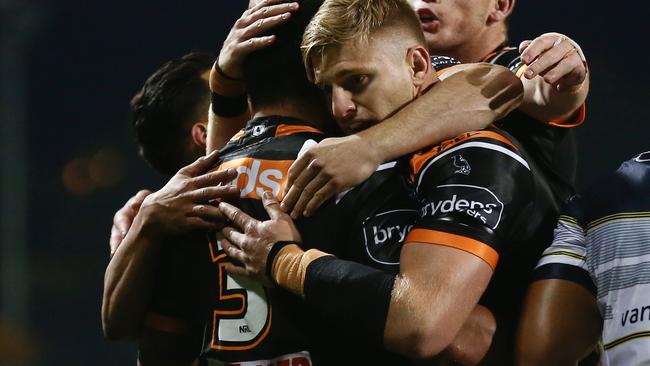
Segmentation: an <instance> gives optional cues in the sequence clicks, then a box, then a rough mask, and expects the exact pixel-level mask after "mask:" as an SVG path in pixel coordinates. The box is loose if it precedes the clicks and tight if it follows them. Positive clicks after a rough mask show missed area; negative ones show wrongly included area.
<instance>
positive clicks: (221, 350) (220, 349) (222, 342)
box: [134, 7, 508, 361]
mask: <svg viewBox="0 0 650 366" xmlns="http://www.w3.org/2000/svg"><path fill="white" fill-rule="evenodd" d="M261 9H262V8H261V7H258V8H255V11H257V10H261ZM253 13H254V12H253ZM267 13H271V11H268V12H267ZM251 14H252V13H250V12H249V13H248V14H246V15H251ZM253 20H254V17H253ZM240 24H241V23H240ZM255 28H261V27H255ZM297 48H298V47H297V45H296V50H297ZM277 60H279V58H277ZM258 62H263V64H262V65H259V64H258V65H257V67H251V68H250V70H253V71H255V70H259V71H258V72H261V74H256V75H258V76H257V77H255V78H254V79H252V81H251V82H248V83H247V87H248V88H253V90H256V89H255V88H254V86H255V85H257V84H260V83H262V82H264V81H266V80H267V79H268V78H269V76H266V77H265V76H264V75H271V74H272V73H270V72H263V71H262V70H264V68H263V66H264V65H267V67H268V65H271V64H272V63H268V62H266V59H264V58H263V59H261V60H258ZM285 66H286V65H285ZM297 69H299V70H300V72H301V74H303V78H304V70H302V68H300V67H298V68H297ZM488 73H489V70H488V69H485V68H483V69H482V73H481V75H480V76H481V77H484V76H486V75H485V74H488ZM506 74H507V73H506ZM481 77H479V78H478V79H474V80H473V81H474V82H475V83H476V82H479V83H478V85H480V84H481V83H480V82H485V81H486V80H489V78H481ZM285 82H286V81H285ZM220 83H221V85H223V84H226V83H227V80H223V79H222V80H221V81H220ZM278 83H279V81H278ZM465 83H466V81H465ZM266 85H268V86H266V89H267V91H266V92H265V93H267V94H273V95H274V97H275V98H281V97H283V94H282V93H278V91H279V89H277V88H276V85H278V84H277V83H274V82H271V83H269V82H267V83H266ZM269 87H271V88H274V89H273V91H272V92H269V91H268V88H269ZM466 88H467V87H465V89H466ZM476 90H477V91H476V92H475V94H476V95H478V96H480V97H483V96H482V95H481V91H482V90H480V88H477V89H476ZM494 92H495V91H492V94H490V93H488V95H491V96H494ZM249 93H251V92H250V91H249ZM293 93H300V95H302V96H307V95H309V94H308V93H304V90H302V91H301V90H299V89H298V90H296V91H294V92H293ZM252 94H253V95H255V92H252ZM433 94H435V93H433ZM290 95H293V94H290ZM249 97H251V96H249ZM284 97H285V98H287V99H288V100H290V99H291V98H289V97H287V96H284ZM475 99H476V98H475ZM483 100H484V97H483ZM299 102H304V101H303V100H300V101H299ZM488 102H490V100H488ZM488 102H484V103H483V105H482V106H481V108H482V109H480V110H481V111H482V112H483V114H482V115H481V116H479V117H489V118H490V119H494V117H495V116H496V115H498V114H500V113H502V112H499V109H497V110H496V111H494V107H493V106H488V105H487V104H488ZM492 102H494V103H492V104H497V105H498V106H499V107H500V108H501V110H505V109H508V107H504V106H505V105H507V103H503V102H505V101H496V102H495V101H492ZM466 103H467V102H466ZM285 104H286V103H281V105H282V106H284V105H285ZM324 105H325V104H324V103H323V104H322V106H324ZM215 106H216V107H215ZM258 107H260V106H258ZM271 107H272V108H271ZM215 108H217V109H218V108H220V107H219V104H218V103H213V109H215ZM265 108H266V109H270V110H276V111H281V110H282V108H279V107H277V106H275V107H273V106H266V107H265ZM284 108H285V109H286V108H287V107H284ZM322 108H324V107H322ZM290 111H291V110H290ZM313 111H316V109H314V110H313ZM313 111H312V112H313ZM220 112H223V109H221V110H220ZM266 113H268V112H266ZM258 122H259V121H258ZM271 122H273V121H271ZM488 122H489V121H488ZM262 130H265V131H266V130H267V129H266V128H263V129H262ZM276 130H277V128H276ZM272 131H273V128H270V129H268V131H267V132H269V133H270V132H272ZM249 132H250V133H252V135H250V134H249V135H246V133H244V137H243V138H242V136H239V138H238V139H237V140H236V141H235V142H233V145H231V147H229V148H228V147H227V148H226V150H224V152H226V151H228V149H230V150H232V149H233V146H235V147H240V145H241V144H242V143H243V141H246V142H247V143H253V142H255V141H257V140H256V139H255V138H256V137H258V136H261V135H263V133H262V132H260V130H259V129H258V128H256V127H253V128H252V129H251V131H249ZM255 134H257V136H256V135H255ZM263 137H266V135H264V136H263ZM258 140H259V139H258ZM243 147H246V144H244V146H243ZM235 150H237V149H235ZM237 153H239V152H238V151H234V152H233V154H234V155H236V154H237ZM227 158H228V156H227V155H224V156H223V157H222V159H227ZM251 168H252V167H251ZM251 173H252V172H251ZM267 178H268V177H267ZM242 181H243V180H242ZM242 188H244V190H245V187H242ZM254 191H256V190H254ZM258 209H259V207H258ZM134 236H137V234H134ZM215 252H218V248H216V247H214V246H212V253H213V254H216V253H215ZM218 257H220V256H219V255H215V256H214V258H218ZM220 261H221V259H220V260H219V261H218V262H220ZM215 262H217V261H216V260H215ZM215 266H216V267H217V269H218V270H219V271H220V270H221V269H220V268H221V263H215ZM228 284H231V282H226V283H223V284H221V283H220V285H221V286H227V285H228ZM222 290H224V291H226V290H228V289H227V288H222ZM251 292H254V291H253V289H251ZM258 292H259V291H258ZM217 293H218V292H217ZM215 306H220V307H223V306H224V304H223V303H221V302H219V303H217V304H215ZM284 308H285V307H279V308H277V307H276V309H284ZM286 309H290V307H286ZM246 310H247V309H246ZM256 310H257V309H256ZM214 311H215V313H219V310H218V309H215V310H214ZM285 311H287V310H285ZM268 314H270V312H269V313H268ZM275 314H276V315H275V316H276V320H275V321H274V324H276V326H275V329H282V328H281V327H278V326H277V325H278V323H279V324H288V325H290V323H288V322H286V323H285V322H282V321H281V320H280V321H278V319H282V318H281V316H280V315H281V313H279V312H278V310H276V312H275ZM278 314H280V315H278ZM230 315H233V314H230ZM241 315H242V317H246V316H247V315H248V317H247V318H246V322H247V323H245V325H246V326H248V325H249V324H248V323H249V322H251V317H250V315H251V314H248V313H246V312H242V313H241ZM253 315H255V314H253ZM231 318H236V316H234V315H233V316H231ZM269 319H270V318H269ZM214 320H215V324H216V321H221V319H217V318H215V319H214ZM231 320H232V319H231ZM136 323H137V322H136ZM222 323H228V322H222ZM232 323H233V322H230V324H231V325H229V326H227V327H226V328H227V329H230V331H231V333H232V332H233V330H232ZM286 327H287V325H285V328H286ZM218 328H219V333H216V332H211V334H209V335H208V337H206V340H208V341H209V344H207V348H206V350H207V353H213V354H216V355H214V356H212V355H209V354H208V355H204V356H205V357H206V358H208V359H220V360H224V359H226V360H228V359H229V360H231V361H232V360H237V361H241V360H243V358H244V357H246V358H249V360H250V357H257V358H254V359H253V361H259V360H261V358H260V357H270V356H269V355H271V356H274V355H273V354H272V353H270V352H275V356H277V355H278V352H281V353H282V352H283V351H280V350H279V349H278V348H277V347H276V346H271V345H273V344H274V343H273V342H271V341H268V342H267V343H268V344H265V345H264V346H260V345H259V344H257V343H255V342H249V343H253V346H254V347H252V348H247V347H246V346H241V345H237V346H232V344H230V345H229V343H232V342H233V340H229V339H222V338H223V335H222V334H221V333H220V332H221V327H218ZM210 329H212V328H210ZM241 329H242V328H241V327H238V328H236V329H235V330H236V331H241ZM248 329H257V330H260V329H258V328H253V327H248ZM262 330H263V329H262ZM227 331H228V330H226V332H227ZM271 331H273V330H271ZM252 332H253V331H251V332H250V333H252ZM275 332H278V331H277V330H276V331H275ZM247 333H248V332H247ZM289 333H292V332H289ZM262 335H264V332H262ZM297 335H299V333H297V332H296V333H295V334H294V335H293V337H294V339H295V337H296V336H297ZM215 337H216V338H215ZM286 338H287V336H286V334H285V340H286ZM272 339H282V338H278V337H276V336H273V335H272V333H269V335H268V338H267V340H272ZM237 342H240V343H241V342H242V341H241V340H239V341H235V343H237ZM265 342H266V341H265ZM277 342H278V341H275V344H276V345H277ZM266 349H268V350H269V351H268V352H267V351H266ZM300 350H301V349H298V350H297V351H300ZM228 351H230V354H231V355H232V356H229V355H228ZM232 351H243V352H239V355H241V356H238V355H235V354H237V353H238V352H232ZM294 351H295V350H294ZM260 355H261V356H260ZM286 355H287V354H285V356H286ZM234 357H236V358H234ZM287 357H288V356H287ZM296 357H302V356H300V355H298V356H296ZM276 360H277V359H276Z"/></svg>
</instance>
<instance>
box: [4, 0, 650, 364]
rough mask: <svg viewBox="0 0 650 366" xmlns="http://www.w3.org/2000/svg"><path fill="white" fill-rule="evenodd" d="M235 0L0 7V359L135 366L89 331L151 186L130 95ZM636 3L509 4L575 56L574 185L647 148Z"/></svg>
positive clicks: (16, 2) (234, 11) (515, 25)
mask: <svg viewBox="0 0 650 366" xmlns="http://www.w3.org/2000/svg"><path fill="white" fill-rule="evenodd" d="M246 4H247V1H245V0H213V1H189V2H188V1H170V0H159V1H146V2H145V1H123V0H118V1H108V2H99V1H81V0H56V1H55V0H0V134H1V136H0V141H1V142H0V147H1V149H2V150H1V151H2V154H1V155H0V158H1V159H2V165H0V169H1V176H0V180H1V198H0V203H1V210H2V214H1V230H2V231H1V235H2V236H1V239H0V240H1V241H0V365H3V366H4V365H6V366H18V365H20V366H23V365H70V366H72V365H125V364H134V362H135V361H134V360H135V347H134V346H132V345H129V344H124V343H111V342H108V341H106V340H104V339H103V337H102V334H101V326H100V315H99V314H100V304H101V294H102V287H103V274H104V268H105V265H106V263H107V260H108V237H109V229H110V225H111V220H112V216H113V214H114V212H115V210H117V209H118V208H119V207H120V206H121V205H122V204H123V203H124V201H125V200H126V199H127V198H129V197H130V196H131V195H132V194H134V193H135V192H136V191H137V190H139V189H141V188H145V187H147V188H152V189H156V188H158V187H160V186H161V184H162V183H163V182H164V180H163V177H161V176H158V175H156V174H155V173H153V172H152V170H151V169H149V167H148V166H147V165H146V164H145V163H144V162H143V161H142V160H141V159H140V158H139V157H138V156H137V151H136V148H135V143H134V139H133V134H132V131H131V126H130V122H129V112H128V101H129V100H130V98H131V96H132V95H133V94H134V93H135V92H136V90H137V89H138V88H139V87H140V86H141V85H142V83H143V82H144V80H145V78H146V77H147V76H148V75H149V74H150V73H151V72H153V71H154V70H155V69H156V68H157V67H158V66H159V65H161V64H162V63H163V62H165V61H167V60H169V59H171V58H175V57H179V56H181V55H183V54H185V53H187V52H189V51H209V52H214V53H215V54H216V53H217V52H218V50H219V48H220V47H221V42H222V40H223V39H224V38H225V35H226V34H227V32H228V30H229V28H230V25H231V24H232V22H233V21H234V20H235V19H236V18H238V17H239V15H240V13H241V11H242V10H243V9H244V8H245V6H246ZM640 4H641V3H637V2H628V3H625V7H623V3H608V4H607V5H608V6H607V7H605V6H604V5H605V4H604V3H603V4H601V3H596V2H591V1H587V0H576V1H561V0H549V1H544V2H538V1H534V2H533V1H519V2H518V4H517V7H516V10H515V13H514V15H513V16H512V20H511V30H510V38H511V41H512V42H511V43H512V44H514V45H518V44H519V42H520V41H522V40H524V39H528V38H530V37H533V36H536V35H539V34H541V33H543V32H547V31H557V32H561V33H565V34H567V35H569V36H571V37H573V38H574V39H576V40H577V41H578V42H579V43H580V44H581V45H582V47H583V49H584V51H585V53H586V55H587V58H588V60H589V64H590V69H591V74H592V84H591V85H592V87H591V94H590V97H589V99H588V103H587V122H586V124H585V125H584V126H582V127H580V128H579V129H578V144H579V145H578V149H579V151H578V153H579V162H580V165H579V171H578V187H579V188H580V187H584V186H586V185H588V184H590V182H592V181H594V180H595V179H597V178H598V177H599V176H600V175H601V174H603V173H605V172H608V171H611V170H612V169H615V168H616V167H617V166H618V164H619V162H621V161H622V160H624V159H627V158H629V157H631V156H632V155H633V154H635V153H637V152H641V151H645V150H650V139H649V137H648V136H649V135H650V126H649V124H648V121H647V118H646V116H645V113H646V111H647V110H648V104H646V103H648V97H649V96H650V93H649V92H648V90H649V89H648V86H647V85H648V82H649V81H650V78H649V77H648V73H646V72H644V71H643V63H642V62H643V61H642V57H643V56H642V55H645V52H644V47H645V46H644V43H645V42H643V40H642V39H643V38H642V37H644V36H647V35H648V31H647V21H646V20H645V19H642V18H645V16H644V14H645V12H642V11H641V5H640Z"/></svg>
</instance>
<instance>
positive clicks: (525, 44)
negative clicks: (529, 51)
mask: <svg viewBox="0 0 650 366" xmlns="http://www.w3.org/2000/svg"><path fill="white" fill-rule="evenodd" d="M531 43H533V41H532V40H530V39H529V40H525V41H523V42H521V43H520V44H519V54H520V55H521V54H522V53H523V52H524V50H526V48H528V46H530V44H531Z"/></svg>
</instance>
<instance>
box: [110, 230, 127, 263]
mask: <svg viewBox="0 0 650 366" xmlns="http://www.w3.org/2000/svg"><path fill="white" fill-rule="evenodd" d="M122 240H124V236H122V233H121V232H120V231H119V230H118V229H117V227H115V226H113V227H112V228H111V239H110V241H109V248H110V250H111V256H113V254H114V253H115V251H116V250H117V248H118V247H119V246H120V244H121V243H122Z"/></svg>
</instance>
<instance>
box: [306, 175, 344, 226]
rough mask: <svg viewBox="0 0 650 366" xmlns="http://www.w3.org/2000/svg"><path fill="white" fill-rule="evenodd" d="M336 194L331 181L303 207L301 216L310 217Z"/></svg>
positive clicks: (334, 186) (334, 185)
mask: <svg viewBox="0 0 650 366" xmlns="http://www.w3.org/2000/svg"><path fill="white" fill-rule="evenodd" d="M336 193H337V189H336V184H334V183H333V182H332V181H330V182H328V183H327V184H325V186H324V187H323V188H321V189H319V190H318V192H316V193H315V194H314V195H313V196H312V198H311V199H310V200H309V202H308V203H307V206H305V210H304V212H303V214H304V215H305V217H310V216H311V215H313V214H314V212H315V211H316V210H317V209H318V208H319V207H320V206H321V205H322V204H323V203H325V201H327V200H328V199H330V198H332V197H333V196H334V195H335V194H336Z"/></svg>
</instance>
